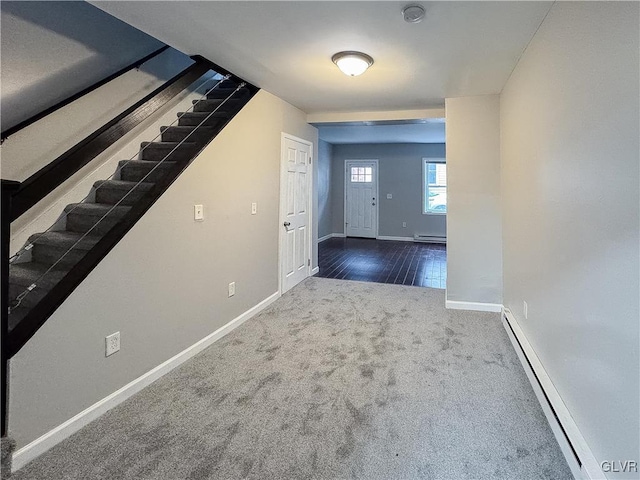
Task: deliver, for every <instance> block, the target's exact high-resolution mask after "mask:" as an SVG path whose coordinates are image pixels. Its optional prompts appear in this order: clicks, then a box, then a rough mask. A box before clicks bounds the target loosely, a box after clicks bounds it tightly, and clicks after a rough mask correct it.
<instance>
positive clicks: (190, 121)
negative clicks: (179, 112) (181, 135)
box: [178, 114, 227, 128]
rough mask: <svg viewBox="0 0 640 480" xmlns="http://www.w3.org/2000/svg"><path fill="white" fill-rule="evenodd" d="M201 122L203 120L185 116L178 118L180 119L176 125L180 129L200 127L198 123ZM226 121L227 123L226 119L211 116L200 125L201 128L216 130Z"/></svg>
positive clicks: (198, 117) (197, 117)
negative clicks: (213, 128)
mask: <svg viewBox="0 0 640 480" xmlns="http://www.w3.org/2000/svg"><path fill="white" fill-rule="evenodd" d="M203 120H204V118H203V117H200V116H191V115H189V114H186V115H183V116H182V117H180V119H179V120H178V125H179V126H181V127H196V126H198V125H200V123H201V122H202V121H203ZM226 121H227V119H226V118H218V117H214V116H211V117H209V118H208V119H207V120H206V121H205V122H204V123H203V124H202V126H205V127H215V128H218V127H220V126H221V125H222V124H223V123H224V122H226Z"/></svg>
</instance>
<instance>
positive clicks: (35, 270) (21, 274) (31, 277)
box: [9, 262, 68, 289]
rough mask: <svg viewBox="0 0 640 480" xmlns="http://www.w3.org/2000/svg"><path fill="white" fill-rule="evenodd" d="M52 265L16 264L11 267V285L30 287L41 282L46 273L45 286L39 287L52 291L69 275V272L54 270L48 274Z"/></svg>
mask: <svg viewBox="0 0 640 480" xmlns="http://www.w3.org/2000/svg"><path fill="white" fill-rule="evenodd" d="M49 267H50V265H47V264H44V263H38V262H25V263H14V264H13V265H11V266H10V267H9V284H10V285H23V286H25V287H28V286H29V285H31V284H32V283H34V282H35V281H37V280H39V279H40V278H41V277H42V276H43V275H44V274H45V272H46V277H45V278H43V280H45V279H46V280H45V282H44V283H45V285H39V286H41V287H42V288H45V289H51V288H52V287H53V286H54V285H55V284H56V283H58V282H59V281H60V280H62V278H63V277H64V276H65V275H66V274H67V272H68V270H66V269H59V268H54V269H52V270H51V271H50V272H47V270H48V269H49Z"/></svg>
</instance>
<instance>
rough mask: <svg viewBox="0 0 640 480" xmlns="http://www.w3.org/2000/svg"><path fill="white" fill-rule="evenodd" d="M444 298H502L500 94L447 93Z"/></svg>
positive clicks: (499, 300)
mask: <svg viewBox="0 0 640 480" xmlns="http://www.w3.org/2000/svg"><path fill="white" fill-rule="evenodd" d="M445 111H446V122H447V233H448V235H447V301H455V302H474V303H488V304H497V305H500V304H502V238H501V237H502V233H501V213H500V98H499V96H498V95H483V96H476V97H461V98H447V99H446V101H445Z"/></svg>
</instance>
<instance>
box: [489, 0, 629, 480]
mask: <svg viewBox="0 0 640 480" xmlns="http://www.w3.org/2000/svg"><path fill="white" fill-rule="evenodd" d="M639 8H640V5H639V4H638V3H632V2H628V3H624V2H603V3H599V2H557V3H556V4H554V6H553V8H552V9H551V11H550V13H549V15H548V17H547V19H546V20H545V21H544V23H543V24H542V26H541V28H540V29H539V31H538V33H537V34H536V36H535V37H534V39H533V41H532V42H531V44H530V45H529V47H528V49H527V50H526V52H525V54H524V55H523V57H522V58H521V60H520V62H519V64H518V66H517V68H516V69H515V71H514V72H513V74H512V76H511V78H510V80H509V81H508V83H507V85H506V87H505V89H504V91H503V93H502V97H501V128H502V193H503V197H502V206H503V212H504V213H503V234H504V237H503V241H504V283H505V294H504V303H505V306H506V307H508V308H510V309H511V311H512V312H513V314H514V316H515V318H516V319H517V321H518V323H519V325H520V326H521V328H522V330H523V331H524V333H525V335H526V336H527V338H528V341H529V342H530V343H531V345H532V346H533V348H534V349H535V351H536V353H537V356H538V357H539V358H540V361H541V362H542V364H543V366H544V368H545V369H546V371H547V373H548V374H549V376H550V378H551V380H552V382H553V384H554V385H555V387H556V389H557V390H558V392H559V393H560V395H561V397H562V399H563V401H564V403H565V404H566V406H567V407H568V409H569V411H570V412H571V415H572V417H573V419H574V420H575V422H576V424H577V426H578V428H579V430H580V432H581V434H582V435H583V436H584V438H585V440H586V441H587V443H588V445H589V446H590V448H591V450H592V451H593V454H594V455H595V457H596V459H597V461H598V462H602V461H614V460H615V461H625V460H635V461H636V462H639V461H640V458H639V456H640V455H639V450H640V442H639V439H638V437H639V435H640V420H639V417H638V414H639V408H640V404H639V398H638V397H639V389H640V385H639V379H640V368H639V363H640V358H639V350H640V349H639V345H638V342H639V318H640V311H639V288H640V285H639V275H640V271H639V260H640V259H639V256H640V255H639V244H640V236H639V214H640V208H639V203H640V198H639V183H638V179H639V175H640V158H639V151H640V142H639V138H638V136H639V131H640V125H639V117H640V105H639V102H640V100H639V97H640V96H639V93H640V92H639V83H640V79H639V69H640V61H639V58H638V56H639V49H640V44H639V43H640V42H639V26H640V25H639V14H640V12H639ZM523 301H527V302H528V318H525V317H524V314H523ZM618 468H619V465H618ZM607 476H608V477H609V478H638V473H628V474H626V475H624V474H622V473H620V474H614V473H610V474H607Z"/></svg>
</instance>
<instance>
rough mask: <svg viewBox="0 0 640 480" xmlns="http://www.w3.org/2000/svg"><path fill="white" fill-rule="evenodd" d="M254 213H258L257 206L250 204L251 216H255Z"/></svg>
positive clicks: (254, 203)
mask: <svg viewBox="0 0 640 480" xmlns="http://www.w3.org/2000/svg"><path fill="white" fill-rule="evenodd" d="M256 213H258V204H257V203H256V202H253V203H252V204H251V215H255V214H256Z"/></svg>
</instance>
